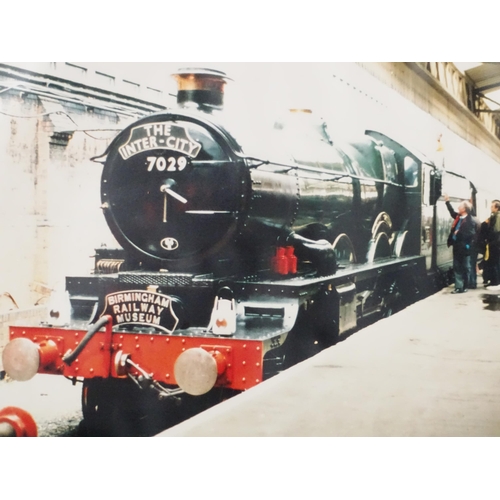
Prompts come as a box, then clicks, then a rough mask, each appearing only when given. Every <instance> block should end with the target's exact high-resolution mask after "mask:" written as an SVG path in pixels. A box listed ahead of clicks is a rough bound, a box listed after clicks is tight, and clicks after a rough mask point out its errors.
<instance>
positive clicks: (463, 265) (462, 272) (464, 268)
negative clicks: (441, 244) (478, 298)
mask: <svg viewBox="0 0 500 500" xmlns="http://www.w3.org/2000/svg"><path fill="white" fill-rule="evenodd" d="M453 273H454V274H455V289H457V290H464V289H465V288H468V286H469V277H470V274H471V259H470V255H462V254H458V253H455V252H453Z"/></svg>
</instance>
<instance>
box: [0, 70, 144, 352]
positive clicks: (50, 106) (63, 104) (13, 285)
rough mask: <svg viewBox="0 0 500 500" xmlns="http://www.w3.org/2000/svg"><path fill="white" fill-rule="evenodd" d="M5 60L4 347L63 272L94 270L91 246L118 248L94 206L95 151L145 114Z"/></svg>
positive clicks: (0, 179) (1, 79) (0, 334)
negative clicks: (13, 327)
mask: <svg viewBox="0 0 500 500" xmlns="http://www.w3.org/2000/svg"><path fill="white" fill-rule="evenodd" d="M1 66H2V65H0V132H1V133H0V186H1V194H0V214H1V217H0V237H1V245H0V348H1V346H2V345H3V344H4V343H5V339H6V335H7V330H6V325H7V324H8V322H10V321H12V320H14V319H21V318H23V319H25V320H34V319H35V318H39V316H40V314H41V313H40V308H37V307H35V305H42V304H44V303H45V302H46V298H47V297H48V295H50V292H51V290H53V289H59V288H63V287H64V280H65V276H67V275H71V274H79V273H88V272H90V270H91V269H92V265H93V255H94V249H95V248H96V246H100V245H101V244H106V245H108V246H115V245H116V243H115V242H114V239H113V237H112V236H111V234H110V232H109V230H108V227H107V225H106V223H105V220H104V217H103V215H102V212H101V209H100V204H101V202H100V176H101V171H102V165H101V164H99V163H95V162H93V161H91V158H92V157H94V156H98V155H101V154H102V153H104V151H105V150H106V147H107V145H108V144H109V143H110V141H111V140H112V138H113V137H114V136H115V135H116V133H117V131H119V130H121V129H122V128H123V127H124V126H126V125H127V124H128V123H130V122H131V121H132V120H135V119H136V118H137V117H138V116H141V115H143V114H145V112H144V110H140V109H136V108H134V106H133V105H123V106H122V107H121V108H120V107H118V106H115V107H116V108H118V111H115V110H113V107H112V106H110V103H109V100H107V99H106V98H105V96H103V98H102V101H101V100H100V99H99V98H96V97H95V96H93V97H92V98H91V97H90V96H85V95H80V96H78V98H75V94H74V93H73V92H72V91H74V89H71V91H68V92H58V91H48V90H47V88H50V85H56V84H59V83H60V82H57V81H54V82H50V81H48V80H45V81H43V79H40V78H39V77H37V76H34V75H31V74H28V73H23V72H20V73H19V74H18V75H14V77H13V75H12V74H11V73H10V72H9V71H2V67H1ZM47 82H48V83H49V84H50V85H49V84H47ZM120 109H121V110H120Z"/></svg>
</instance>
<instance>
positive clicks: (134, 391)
mask: <svg viewBox="0 0 500 500" xmlns="http://www.w3.org/2000/svg"><path fill="white" fill-rule="evenodd" d="M140 396H141V395H140V390H139V389H138V388H137V387H136V386H135V384H134V383H133V382H132V381H131V380H128V379H127V380H120V379H100V378H94V379H89V380H85V381H84V382H83V389H82V413H83V424H82V426H81V427H82V428H81V429H80V431H81V433H82V434H87V435H89V436H134V435H142V434H143V429H141V420H143V419H144V418H145V414H144V412H143V411H141V409H140V404H139V401H140V399H142V398H141V397H140Z"/></svg>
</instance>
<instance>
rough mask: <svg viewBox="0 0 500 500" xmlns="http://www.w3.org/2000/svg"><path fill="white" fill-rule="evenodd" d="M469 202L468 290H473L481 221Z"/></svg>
mask: <svg viewBox="0 0 500 500" xmlns="http://www.w3.org/2000/svg"><path fill="white" fill-rule="evenodd" d="M469 202H470V206H471V212H470V216H471V217H472V222H474V241H473V242H472V246H471V253H470V277H469V288H470V289H473V290H475V289H476V288H477V256H478V254H479V234H480V231H481V221H480V220H479V217H477V216H476V212H475V210H474V205H473V204H472V200H469Z"/></svg>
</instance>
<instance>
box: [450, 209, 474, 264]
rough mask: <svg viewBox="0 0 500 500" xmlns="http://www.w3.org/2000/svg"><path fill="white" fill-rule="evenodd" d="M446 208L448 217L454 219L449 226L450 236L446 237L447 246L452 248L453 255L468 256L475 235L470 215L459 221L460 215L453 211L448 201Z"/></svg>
mask: <svg viewBox="0 0 500 500" xmlns="http://www.w3.org/2000/svg"><path fill="white" fill-rule="evenodd" d="M446 207H447V208H448V212H450V215H451V216H452V217H453V218H454V219H455V220H454V221H453V224H452V225H451V230H450V234H449V236H448V246H449V247H451V246H453V252H454V253H458V254H461V255H470V254H471V251H472V246H473V245H474V240H475V238H476V233H477V231H476V223H475V222H474V220H473V219H472V217H471V215H470V214H467V215H466V216H465V217H464V218H463V219H460V215H459V214H458V213H457V212H455V210H453V207H452V206H451V203H450V202H449V201H447V202H446ZM457 228H458V229H457ZM455 233H456V234H455Z"/></svg>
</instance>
